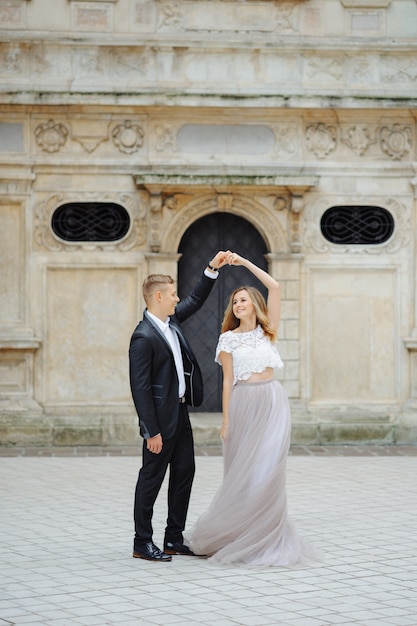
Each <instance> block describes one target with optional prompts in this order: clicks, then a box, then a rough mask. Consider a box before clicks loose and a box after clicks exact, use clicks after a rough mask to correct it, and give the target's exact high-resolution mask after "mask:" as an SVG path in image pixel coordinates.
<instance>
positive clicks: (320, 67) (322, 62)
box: [306, 57, 343, 80]
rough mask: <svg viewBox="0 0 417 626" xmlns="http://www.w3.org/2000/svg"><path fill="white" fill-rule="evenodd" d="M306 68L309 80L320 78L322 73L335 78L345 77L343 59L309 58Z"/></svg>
mask: <svg viewBox="0 0 417 626" xmlns="http://www.w3.org/2000/svg"><path fill="white" fill-rule="evenodd" d="M306 63H307V68H306V75H307V76H306V78H307V80H313V79H316V80H319V79H320V75H321V74H325V75H327V76H330V77H331V78H333V79H334V80H341V79H342V78H343V66H342V60H341V59H328V58H320V57H316V58H308V59H307V61H306Z"/></svg>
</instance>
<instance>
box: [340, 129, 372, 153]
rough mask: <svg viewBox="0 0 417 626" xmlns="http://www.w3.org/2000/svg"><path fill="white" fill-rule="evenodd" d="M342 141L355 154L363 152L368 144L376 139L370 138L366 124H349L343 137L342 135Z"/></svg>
mask: <svg viewBox="0 0 417 626" xmlns="http://www.w3.org/2000/svg"><path fill="white" fill-rule="evenodd" d="M342 142H343V143H345V144H346V145H347V146H349V148H351V150H353V152H355V154H356V155H357V156H362V155H363V154H365V152H366V150H367V149H368V147H369V146H371V145H372V144H374V143H376V139H373V138H371V132H370V130H369V128H368V127H367V126H364V125H360V126H356V125H355V126H350V128H348V130H347V134H346V136H345V137H343V136H342Z"/></svg>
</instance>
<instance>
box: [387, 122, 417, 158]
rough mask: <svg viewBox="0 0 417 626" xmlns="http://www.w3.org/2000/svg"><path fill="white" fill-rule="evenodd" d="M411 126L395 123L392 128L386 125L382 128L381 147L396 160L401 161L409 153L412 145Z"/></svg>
mask: <svg viewBox="0 0 417 626" xmlns="http://www.w3.org/2000/svg"><path fill="white" fill-rule="evenodd" d="M411 137H412V135H411V128H410V127H409V126H400V124H394V125H393V126H392V127H391V128H388V126H384V127H383V128H381V130H380V138H381V148H382V150H383V151H384V152H385V153H386V154H388V156H390V157H391V159H393V160H394V161H399V160H400V159H402V158H403V157H404V156H406V155H407V154H409V152H410V150H411V147H412V139H411Z"/></svg>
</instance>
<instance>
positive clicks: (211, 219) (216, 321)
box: [178, 213, 268, 412]
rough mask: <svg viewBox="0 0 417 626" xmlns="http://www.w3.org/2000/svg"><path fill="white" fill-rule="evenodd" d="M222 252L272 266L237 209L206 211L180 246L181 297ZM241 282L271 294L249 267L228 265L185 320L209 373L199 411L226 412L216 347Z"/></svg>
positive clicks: (204, 370) (262, 244) (258, 237)
mask: <svg viewBox="0 0 417 626" xmlns="http://www.w3.org/2000/svg"><path fill="white" fill-rule="evenodd" d="M218 250H232V251H233V252H237V253H238V254H240V255H242V256H244V257H246V258H248V259H250V260H251V261H252V262H253V263H255V264H256V265H258V266H259V267H262V268H263V269H265V270H266V269H267V262H266V259H265V256H264V255H265V254H266V253H267V252H268V251H267V249H266V245H265V242H264V240H263V239H262V237H261V235H260V234H259V232H258V231H257V230H256V228H255V227H254V226H253V225H252V224H250V222H248V221H247V220H245V219H243V218H242V217H239V216H237V215H232V214H231V213H213V214H210V215H206V216H205V217H202V218H201V219H199V220H197V221H196V222H194V224H192V225H191V226H190V227H189V228H188V229H187V231H186V232H185V233H184V235H183V237H182V239H181V242H180V245H179V249H178V251H179V252H180V253H181V254H182V257H181V259H180V261H179V265H178V294H179V296H180V298H184V297H185V296H186V295H187V294H188V293H189V291H190V290H191V289H192V287H193V285H194V284H195V282H196V280H197V279H198V277H199V275H200V273H201V271H202V270H203V268H204V267H205V266H206V265H207V263H208V262H209V261H210V259H212V258H213V256H214V255H215V253H216V252H217V251H218ZM241 285H254V286H255V287H257V288H258V289H259V290H260V291H261V292H262V293H263V294H264V295H266V293H265V289H264V288H263V286H262V285H261V284H260V283H259V281H257V280H256V278H254V277H253V275H252V274H251V273H250V272H249V271H248V270H246V269H245V268H243V267H227V266H225V267H224V268H222V269H221V271H220V276H219V277H218V278H217V281H216V285H215V287H214V289H213V291H212V293H211V294H210V296H209V297H208V299H207V300H206V302H205V303H204V305H203V307H202V308H201V309H200V311H198V312H197V313H196V314H195V315H193V316H192V317H191V318H190V319H188V320H187V321H186V322H184V324H183V328H184V331H185V333H186V335H187V338H188V340H189V342H190V344H191V346H192V348H193V350H194V352H195V354H196V356H197V359H198V362H199V364H200V367H201V370H202V373H203V379H204V403H203V404H202V406H201V407H199V408H198V409H197V410H198V411H207V412H217V411H221V384H222V372H221V367H220V366H219V365H217V364H216V363H215V362H214V356H215V349H216V345H217V340H218V336H219V333H220V328H221V323H222V320H223V314H224V311H225V308H226V305H227V302H228V300H229V297H230V294H231V292H232V291H233V289H235V288H236V287H239V286H241Z"/></svg>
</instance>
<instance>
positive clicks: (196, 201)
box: [161, 192, 288, 254]
mask: <svg viewBox="0 0 417 626" xmlns="http://www.w3.org/2000/svg"><path fill="white" fill-rule="evenodd" d="M218 211H225V212H229V213H233V214H235V215H238V216H240V217H243V218H244V219H246V220H247V221H248V222H250V223H251V224H252V225H253V226H254V227H255V228H256V229H257V230H258V232H259V233H260V234H261V236H262V237H263V239H264V241H265V244H266V247H267V250H268V252H278V251H279V252H281V253H282V252H288V242H287V239H286V236H285V232H284V230H283V228H282V225H281V224H280V222H279V221H278V219H277V218H275V217H274V215H273V214H272V213H271V212H270V211H269V209H268V208H267V207H266V206H265V205H263V204H262V203H261V202H259V201H257V200H254V199H253V198H250V197H248V196H246V195H243V194H242V193H233V194H232V193H230V194H229V193H227V194H226V193H215V192H210V193H201V194H199V195H197V196H195V197H194V198H193V199H192V200H190V201H189V202H187V203H186V204H185V205H184V206H183V207H181V208H180V209H178V212H177V213H176V214H175V215H174V216H173V217H172V219H171V220H170V221H169V224H168V226H167V227H166V228H165V229H164V232H163V233H162V237H161V252H163V253H168V254H175V253H176V252H177V251H178V247H179V244H180V241H181V237H182V236H183V234H184V233H185V231H186V230H187V228H188V227H189V226H191V224H193V223H194V222H195V221H196V220H197V219H199V218H201V217H204V216H205V215H208V214H210V213H216V212H218Z"/></svg>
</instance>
